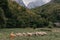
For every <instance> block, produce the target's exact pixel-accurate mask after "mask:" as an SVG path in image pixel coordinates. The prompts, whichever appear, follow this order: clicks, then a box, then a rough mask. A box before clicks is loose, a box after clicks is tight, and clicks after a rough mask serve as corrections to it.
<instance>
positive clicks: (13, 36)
mask: <svg viewBox="0 0 60 40" xmlns="http://www.w3.org/2000/svg"><path fill="white" fill-rule="evenodd" d="M15 37H16V35H15V34H14V33H13V32H11V33H10V39H11V40H12V39H14V38H15Z"/></svg>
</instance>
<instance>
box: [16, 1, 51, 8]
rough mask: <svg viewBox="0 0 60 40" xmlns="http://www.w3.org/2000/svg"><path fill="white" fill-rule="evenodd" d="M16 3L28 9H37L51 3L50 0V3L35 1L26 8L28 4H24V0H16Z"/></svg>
mask: <svg viewBox="0 0 60 40" xmlns="http://www.w3.org/2000/svg"><path fill="white" fill-rule="evenodd" d="M16 2H17V3H19V4H20V5H22V6H25V7H27V8H35V7H37V6H42V5H44V4H46V3H48V2H50V0H49V1H48V2H47V1H44V0H35V1H32V2H29V4H27V6H26V4H25V3H24V1H23V0H16ZM27 2H28V1H27Z"/></svg>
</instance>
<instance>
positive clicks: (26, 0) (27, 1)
mask: <svg viewBox="0 0 60 40" xmlns="http://www.w3.org/2000/svg"><path fill="white" fill-rule="evenodd" d="M35 1H41V0H23V2H24V4H25V5H26V6H27V5H28V4H29V3H30V2H35ZM42 1H43V2H44V3H48V2H50V1H51V0H42Z"/></svg>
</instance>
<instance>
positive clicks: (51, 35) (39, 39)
mask: <svg viewBox="0 0 60 40" xmlns="http://www.w3.org/2000/svg"><path fill="white" fill-rule="evenodd" d="M49 30H58V31H59V32H52V31H49ZM36 31H45V32H47V33H48V34H47V35H45V36H31V37H28V36H27V37H16V38H15V39H14V40H60V28H54V29H48V28H38V29H31V28H26V29H22V28H11V29H0V40H10V39H9V34H10V33H11V32H14V33H17V32H21V33H22V32H36Z"/></svg>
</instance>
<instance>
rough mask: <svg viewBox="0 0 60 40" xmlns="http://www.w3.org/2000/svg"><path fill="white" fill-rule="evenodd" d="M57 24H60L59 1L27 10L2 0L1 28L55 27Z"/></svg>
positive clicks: (0, 3)
mask: <svg viewBox="0 0 60 40" xmlns="http://www.w3.org/2000/svg"><path fill="white" fill-rule="evenodd" d="M50 22H51V23H52V24H51V23H50ZM55 22H60V3H58V2H57V1H56V2H53V3H48V4H46V5H43V6H41V7H37V8H35V9H27V8H25V7H23V6H21V5H19V4H18V3H16V2H15V1H11V0H0V28H26V27H32V28H36V27H37V28H40V27H50V26H51V27H53V26H54V25H53V23H55ZM3 25H4V26H3Z"/></svg>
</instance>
